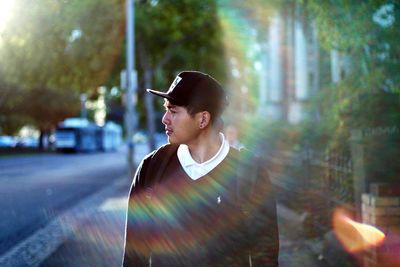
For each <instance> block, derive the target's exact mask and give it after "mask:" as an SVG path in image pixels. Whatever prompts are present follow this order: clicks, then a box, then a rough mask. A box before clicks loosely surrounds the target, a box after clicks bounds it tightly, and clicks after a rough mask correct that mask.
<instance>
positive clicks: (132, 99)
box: [125, 0, 137, 177]
mask: <svg viewBox="0 0 400 267" xmlns="http://www.w3.org/2000/svg"><path fill="white" fill-rule="evenodd" d="M134 40H135V4H134V0H126V41H127V45H126V65H127V66H126V67H127V70H126V72H127V74H126V81H127V88H126V112H125V127H126V138H127V142H128V155H127V156H128V157H127V161H128V173H129V177H133V175H134V168H135V166H134V157H133V155H134V152H135V147H134V143H133V140H132V136H133V133H134V131H135V128H136V114H135V105H136V88H137V77H136V71H135V70H134V64H135V43H134Z"/></svg>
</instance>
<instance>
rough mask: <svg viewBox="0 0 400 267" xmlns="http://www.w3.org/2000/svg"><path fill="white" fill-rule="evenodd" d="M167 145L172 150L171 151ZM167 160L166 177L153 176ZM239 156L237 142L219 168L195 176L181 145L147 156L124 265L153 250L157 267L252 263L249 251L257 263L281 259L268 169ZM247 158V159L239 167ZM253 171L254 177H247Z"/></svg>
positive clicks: (139, 262) (136, 188) (133, 195)
mask: <svg viewBox="0 0 400 267" xmlns="http://www.w3.org/2000/svg"><path fill="white" fill-rule="evenodd" d="M167 149H174V151H173V153H172V156H171V157H169V158H168V159H165V157H166V156H164V154H166V152H165V151H166V150H167ZM240 153H242V152H240ZM155 155H157V156H155ZM243 158H244V157H243ZM163 160H164V161H165V160H168V161H167V162H166V166H165V169H164V170H162V174H161V177H160V178H158V179H157V181H151V180H152V179H153V176H155V173H156V171H157V170H158V169H159V168H160V164H161V162H162V161H163ZM151 161H153V162H152V163H151V164H150V162H151ZM239 162H242V161H240V160H239V152H238V151H237V150H235V149H233V148H231V149H230V152H229V154H228V155H227V157H226V158H225V159H224V160H223V161H222V162H221V163H220V164H219V165H218V166H217V167H216V168H214V169H213V170H212V171H211V172H209V173H208V174H207V175H205V176H204V177H201V178H199V179H197V180H192V179H191V178H190V177H189V176H188V175H187V174H186V173H185V171H184V170H183V168H182V166H181V164H180V163H179V160H178V157H177V154H176V147H172V146H170V145H167V146H166V147H163V148H161V149H159V150H158V151H154V152H153V153H151V154H150V155H149V156H147V157H146V158H145V159H144V160H143V161H142V163H141V165H140V166H139V168H138V171H137V173H136V175H135V178H134V183H133V185H132V188H131V192H130V196H129V208H128V214H127V224H126V240H125V242H126V243H125V255H124V261H123V266H125V267H128V266H135V267H136V266H149V259H150V257H151V263H152V264H151V265H152V267H168V266H171V267H178V266H185V267H189V266H196V267H201V266H224V267H227V266H249V254H251V259H252V266H253V267H258V266H278V249H279V240H278V229H277V223H276V207H275V200H274V196H273V192H272V187H271V184H270V181H269V178H268V173H267V171H266V169H265V168H264V166H263V164H261V163H260V162H258V160H256V159H255V158H254V157H248V160H247V163H246V164H243V163H239ZM150 165H151V167H150ZM242 165H243V166H244V165H246V166H248V167H246V168H244V167H243V168H240V169H239V167H238V166H242ZM254 171H255V179H254V182H247V181H248V180H247V178H248V176H250V175H251V174H250V173H251V172H254ZM239 176H241V177H239ZM146 179H147V181H146Z"/></svg>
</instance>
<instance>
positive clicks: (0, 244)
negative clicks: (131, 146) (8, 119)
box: [0, 151, 126, 254]
mask: <svg viewBox="0 0 400 267" xmlns="http://www.w3.org/2000/svg"><path fill="white" fill-rule="evenodd" d="M125 162H126V161H125V154H124V153H123V152H122V151H119V152H112V153H92V154H45V155H32V156H17V157H8V158H1V159H0V229H1V231H0V254H3V253H4V252H5V251H6V250H8V249H9V248H10V247H12V246H13V245H15V244H16V243H18V242H19V241H20V240H22V239H24V238H26V237H27V236H29V235H30V234H31V233H33V232H34V231H35V230H36V229H38V228H39V227H41V226H43V225H45V224H46V223H48V222H49V221H50V220H51V219H53V218H54V217H55V216H57V215H58V214H59V213H61V212H62V211H63V210H65V209H67V208H69V207H71V206H72V205H74V204H75V203H77V202H79V201H80V200H81V199H82V198H84V197H86V196H88V195H90V194H92V193H94V192H96V191H98V190H99V189H101V188H103V187H105V186H106V185H108V184H110V183H112V182H113V181H114V180H115V179H117V178H120V177H121V176H123V175H125V174H126V164H125Z"/></svg>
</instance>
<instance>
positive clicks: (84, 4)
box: [0, 0, 124, 129]
mask: <svg viewBox="0 0 400 267" xmlns="http://www.w3.org/2000/svg"><path fill="white" fill-rule="evenodd" d="M14 2H15V9H14V14H13V16H12V18H11V20H10V21H9V23H8V25H7V27H6V28H5V30H4V31H3V32H2V33H1V36H0V58H1V62H2V64H1V66H0V80H1V84H2V87H1V91H0V105H1V106H0V110H1V111H2V113H1V114H2V117H3V118H4V117H7V116H9V115H10V113H11V112H12V113H18V114H21V116H24V117H26V118H28V121H31V122H33V123H34V125H36V126H37V127H38V128H43V127H45V128H47V129H48V128H51V127H54V125H55V123H56V122H57V121H59V120H61V119H63V118H65V116H70V115H72V114H76V111H77V105H79V94H80V93H83V92H89V93H90V92H93V91H94V90H95V89H96V88H97V87H98V86H100V85H102V84H104V83H105V82H106V81H107V79H108V77H109V74H110V71H111V70H112V68H113V65H114V62H115V59H116V58H117V57H118V55H119V54H120V52H121V43H122V40H123V22H124V10H123V7H124V6H123V3H122V2H121V1H118V0H110V1H94V0H85V1H78V0H68V1H51V0H38V1H34V2H26V1H22V0H15V1H14ZM15 88H18V92H19V93H18V96H19V97H18V98H15V94H14V93H10V91H13V90H15Z"/></svg>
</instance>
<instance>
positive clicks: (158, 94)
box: [146, 89, 169, 98]
mask: <svg viewBox="0 0 400 267" xmlns="http://www.w3.org/2000/svg"><path fill="white" fill-rule="evenodd" d="M146 91H147V92H149V93H152V94H154V95H157V96H161V97H164V98H168V97H169V96H168V94H167V93H165V92H160V91H156V90H152V89H146Z"/></svg>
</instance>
